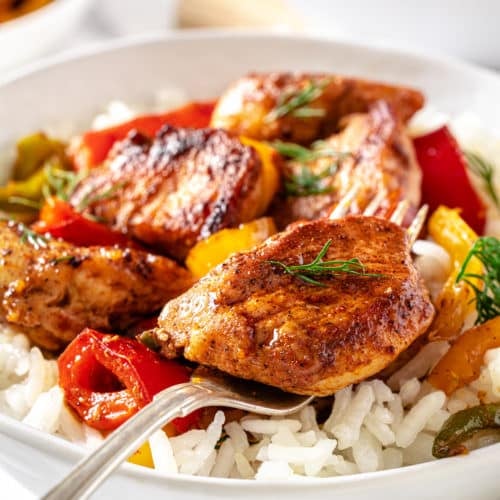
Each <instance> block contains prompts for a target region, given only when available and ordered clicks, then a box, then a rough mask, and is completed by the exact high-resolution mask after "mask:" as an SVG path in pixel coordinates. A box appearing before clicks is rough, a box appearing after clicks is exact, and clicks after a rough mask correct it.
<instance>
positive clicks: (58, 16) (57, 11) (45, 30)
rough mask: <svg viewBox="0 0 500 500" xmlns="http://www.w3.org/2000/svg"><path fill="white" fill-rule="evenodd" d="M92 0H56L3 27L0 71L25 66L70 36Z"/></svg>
mask: <svg viewBox="0 0 500 500" xmlns="http://www.w3.org/2000/svg"><path fill="white" fill-rule="evenodd" d="M91 2H92V0H55V1H54V2H52V3H50V4H48V5H46V6H45V7H42V8H40V9H38V10H35V11H33V12H30V13H29V14H26V15H25V16H21V17H19V18H16V19H14V20H12V21H8V22H6V23H2V24H0V71H5V70H6V69H7V68H9V67H12V66H14V65H16V64H21V63H23V62H25V61H27V60H29V59H32V58H34V57H36V56H38V55H40V54H43V53H45V52H46V51H47V49H49V48H51V47H53V46H54V45H55V44H56V43H57V42H59V41H60V40H62V39H63V38H64V37H65V36H66V35H68V34H69V33H70V32H71V30H72V29H73V28H74V27H75V26H76V24H77V22H78V21H79V20H80V18H81V17H82V16H83V14H85V12H86V11H87V9H88V7H89V6H90V5H91Z"/></svg>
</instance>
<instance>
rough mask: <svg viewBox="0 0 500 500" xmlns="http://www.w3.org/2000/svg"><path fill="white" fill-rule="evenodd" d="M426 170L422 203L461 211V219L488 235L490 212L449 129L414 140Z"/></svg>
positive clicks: (431, 207)
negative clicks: (468, 174) (486, 225)
mask: <svg viewBox="0 0 500 500" xmlns="http://www.w3.org/2000/svg"><path fill="white" fill-rule="evenodd" d="M413 144H414V146H415V151H416V153H417V159H418V162H419V164H420V167H421V169H422V174H423V178H422V203H427V204H428V205H429V208H430V211H431V212H433V211H434V210H435V209H436V208H437V207H438V206H439V205H446V206H447V207H449V208H460V209H461V214H460V215H461V217H462V218H463V219H464V220H465V221H466V222H467V223H468V224H469V226H471V227H472V229H474V231H476V233H478V234H484V226H485V224H486V209H485V206H484V204H483V203H482V201H481V199H480V198H479V196H478V195H477V193H476V191H475V190H474V188H473V187H472V185H471V183H470V181H469V178H468V176H467V160H466V159H465V157H464V155H463V153H462V151H461V150H460V147H459V145H458V143H457V141H456V140H455V138H454V137H453V136H452V134H451V133H450V131H449V130H448V128H447V127H442V128H440V129H438V130H435V131H434V132H431V133H429V134H426V135H423V136H420V137H416V138H415V139H414V140H413Z"/></svg>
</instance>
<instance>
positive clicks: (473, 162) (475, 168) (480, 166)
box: [464, 151, 500, 209]
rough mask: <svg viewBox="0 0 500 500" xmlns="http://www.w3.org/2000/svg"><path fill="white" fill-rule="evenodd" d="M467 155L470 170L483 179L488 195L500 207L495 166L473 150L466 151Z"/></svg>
mask: <svg viewBox="0 0 500 500" xmlns="http://www.w3.org/2000/svg"><path fill="white" fill-rule="evenodd" d="M464 153H465V157H466V158H467V162H468V164H469V170H470V171H471V172H472V173H473V174H475V175H477V176H478V177H480V178H481V179H482V180H483V186H484V189H485V191H486V192H487V193H488V196H489V197H490V198H491V199H492V200H493V203H494V204H495V206H496V207H497V208H499V209H500V197H499V195H498V193H497V192H496V189H495V184H494V182H493V177H494V174H495V167H494V166H493V165H492V164H491V163H490V162H488V161H487V160H485V159H484V158H482V157H481V156H479V155H478V154H476V153H473V152H472V151H465V152H464Z"/></svg>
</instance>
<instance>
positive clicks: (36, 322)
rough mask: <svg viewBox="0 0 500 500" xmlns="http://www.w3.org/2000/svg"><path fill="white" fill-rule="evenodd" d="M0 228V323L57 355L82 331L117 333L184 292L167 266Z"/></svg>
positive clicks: (184, 278)
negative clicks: (13, 328)
mask: <svg viewBox="0 0 500 500" xmlns="http://www.w3.org/2000/svg"><path fill="white" fill-rule="evenodd" d="M27 231H28V230H27V229H26V228H23V227H22V226H18V225H16V224H15V223H9V224H7V223H4V222H2V223H0V298H1V303H0V315H1V317H2V319H3V320H4V321H7V322H8V323H10V324H12V325H14V326H16V327H19V328H20V329H21V330H22V331H23V332H24V333H26V334H28V335H29V336H30V337H31V339H32V340H33V342H34V343H36V344H38V345H40V346H42V347H44V348H46V349H49V350H58V349H60V348H61V347H64V346H65V345H66V344H67V343H69V342H70V341H71V340H72V339H73V338H74V337H75V336H76V335H77V334H78V333H80V331H81V330H82V329H83V328H85V327H90V328H95V329H99V330H104V331H114V329H115V328H116V329H123V328H125V327H127V326H128V325H129V324H131V323H132V322H133V321H134V320H137V319H140V318H141V317H143V316H144V315H147V314H151V313H153V312H155V311H157V310H159V309H160V308H161V307H162V306H163V304H164V303H165V301H167V300H169V299H171V298H173V297H176V296H177V295H179V294H180V293H182V292H184V291H185V290H187V289H188V288H189V287H190V286H191V284H192V282H193V280H192V277H191V275H190V274H189V273H188V272H187V271H186V270H185V269H183V268H182V267H180V266H179V265H178V264H176V263H175V262H173V261H171V260H169V259H167V258H165V257H157V256H154V255H151V254H149V253H146V252H143V251H138V250H131V249H126V250H123V249H118V248H111V247H109V248H104V247H88V248H83V247H75V246H73V245H70V244H68V243H65V242H63V241H56V240H47V239H45V238H42V237H37V236H36V235H34V233H28V232H27Z"/></svg>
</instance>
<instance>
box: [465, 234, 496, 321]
mask: <svg viewBox="0 0 500 500" xmlns="http://www.w3.org/2000/svg"><path fill="white" fill-rule="evenodd" d="M473 257H476V258H477V259H479V260H480V261H481V263H482V264H483V267H484V274H475V273H468V272H467V265H468V264H469V262H470V260H471V259H472V258H473ZM471 278H472V279H478V280H481V281H482V282H483V288H482V289H480V288H479V287H478V286H476V285H475V284H474V283H473V282H472V281H471ZM459 281H464V282H465V283H467V284H468V285H469V286H470V287H471V288H472V289H473V290H474V293H475V295H476V297H475V302H476V310H477V319H476V324H477V325H479V324H481V323H484V322H485V321H487V320H489V319H491V318H495V317H496V316H499V315H500V240H499V239H498V238H495V237H493V236H483V237H481V238H479V239H478V240H477V241H476V242H475V243H474V245H473V246H472V248H471V249H470V251H469V253H468V254H467V257H466V258H465V260H464V262H463V264H462V267H461V268H460V271H459V273H458V275H457V279H456V282H457V283H458V282H459Z"/></svg>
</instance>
